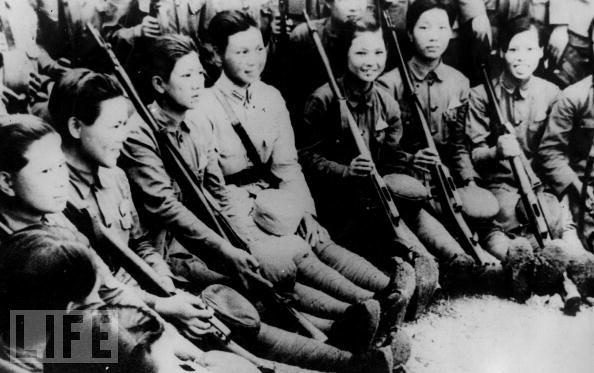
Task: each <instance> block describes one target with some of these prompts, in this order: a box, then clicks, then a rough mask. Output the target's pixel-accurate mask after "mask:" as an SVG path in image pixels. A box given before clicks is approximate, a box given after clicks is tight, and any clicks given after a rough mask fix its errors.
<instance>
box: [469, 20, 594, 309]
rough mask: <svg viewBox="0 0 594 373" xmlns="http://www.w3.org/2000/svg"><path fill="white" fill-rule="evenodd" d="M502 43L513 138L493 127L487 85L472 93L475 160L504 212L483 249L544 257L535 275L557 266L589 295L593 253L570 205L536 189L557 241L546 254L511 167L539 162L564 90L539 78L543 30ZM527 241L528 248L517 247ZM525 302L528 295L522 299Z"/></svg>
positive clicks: (510, 35)
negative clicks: (518, 161) (516, 161)
mask: <svg viewBox="0 0 594 373" xmlns="http://www.w3.org/2000/svg"><path fill="white" fill-rule="evenodd" d="M500 39H501V40H500V42H499V46H500V48H501V51H500V52H501V56H502V57H503V66H504V70H503V72H502V73H501V74H500V75H499V76H498V77H496V78H495V79H493V82H492V84H493V89H494V93H495V97H496V99H497V100H498V103H499V107H500V109H501V112H502V115H503V120H505V121H508V122H509V123H510V124H511V125H512V126H513V127H514V130H515V131H514V133H513V134H507V133H505V132H503V131H502V129H493V127H492V122H491V118H492V113H490V111H489V110H490V104H489V98H488V96H487V92H486V90H485V87H484V86H483V85H480V86H477V87H474V88H473V89H472V90H471V92H470V111H469V116H468V118H467V119H468V120H467V127H468V135H469V138H470V141H471V149H472V160H473V162H474V163H475V165H476V169H477V171H478V172H479V173H480V175H481V178H482V179H483V180H484V181H485V183H486V184H487V187H488V188H489V189H490V190H491V191H492V192H493V194H494V195H495V196H496V197H497V199H498V200H499V205H500V206H501V209H500V211H499V213H498V215H497V217H496V221H495V224H494V225H493V226H492V227H491V229H489V230H487V232H486V233H485V234H484V237H483V238H484V240H485V248H486V249H487V250H489V251H490V252H491V253H492V254H493V255H494V256H496V257H497V258H499V259H501V260H503V259H506V258H507V259H508V261H511V262H513V263H515V262H516V261H518V258H514V256H518V247H524V248H525V249H527V251H528V252H532V251H534V253H535V254H536V256H537V257H541V258H540V259H535V262H536V263H542V266H541V265H540V264H537V265H536V269H537V271H538V270H540V269H541V268H546V266H547V265H549V264H547V263H558V264H559V265H557V268H556V271H558V272H562V271H563V270H565V269H567V271H568V273H569V275H570V277H571V278H572V279H574V280H575V282H576V284H577V285H578V288H579V290H580V291H581V292H582V293H583V296H586V295H588V296H589V295H591V294H592V291H593V290H594V289H592V286H591V285H588V284H587V283H588V280H586V279H587V278H589V277H590V276H591V273H594V255H592V253H590V252H588V251H586V250H585V249H584V247H583V246H582V243H581V242H580V239H579V237H578V234H577V230H576V226H575V223H574V221H573V218H572V215H571V211H570V209H569V206H568V205H567V203H566V201H565V200H563V201H559V200H558V199H557V197H556V196H555V195H553V194H552V193H550V191H551V190H550V189H549V190H548V191H546V192H544V191H538V197H539V200H540V203H541V208H542V210H543V213H544V216H545V218H546V220H547V225H548V228H549V230H550V233H551V236H550V237H549V238H550V239H552V240H554V241H553V242H552V243H550V244H548V245H546V247H545V248H544V250H541V248H540V247H539V245H538V241H537V239H536V237H535V232H534V230H533V229H532V227H531V225H530V224H526V223H527V222H528V219H529V218H528V217H527V215H526V213H525V211H526V210H525V209H524V206H523V203H522V201H521V200H520V192H521V190H520V185H519V182H518V181H517V179H516V178H515V177H514V172H513V171H512V168H511V164H510V159H511V158H513V157H516V156H523V157H525V159H526V160H527V161H528V162H529V164H530V165H532V164H533V163H535V162H533V161H534V159H535V155H536V153H537V151H538V147H539V145H540V143H541V139H542V135H543V133H544V132H545V130H546V128H547V120H548V116H549V113H550V112H551V108H552V107H553V105H554V103H555V102H556V101H557V99H558V95H559V93H560V91H559V88H558V87H557V86H556V85H554V84H553V83H551V82H548V81H546V80H543V79H541V78H539V77H537V76H534V75H533V74H534V72H535V71H536V69H537V67H538V64H539V61H540V59H541V58H542V56H543V46H542V41H541V37H540V34H539V31H538V28H537V27H536V26H535V25H534V24H533V23H532V22H531V21H530V19H528V18H518V19H515V20H513V21H512V22H510V23H509V24H508V25H507V27H506V29H505V30H504V31H503V32H502V34H501V37H500ZM537 170H538V168H537ZM529 172H530V176H531V177H532V179H533V180H534V181H536V182H538V183H540V179H539V178H538V176H537V175H535V174H534V173H533V172H531V170H530V171H529ZM526 238H527V239H528V240H529V242H530V243H527V242H524V243H522V242H519V243H518V242H517V241H525V239H526ZM514 241H516V242H514ZM510 250H511V251H510ZM525 255H527V254H526V253H525ZM542 257H544V259H543V258H542ZM551 265H552V264H551ZM531 282H533V283H534V284H535V285H536V286H535V287H536V288H538V287H540V288H541V289H542V288H543V287H544V284H537V283H538V281H531ZM529 290H535V289H529ZM543 292H544V290H543ZM549 292H550V289H549ZM526 296H527V295H526V294H524V295H522V296H519V298H525V297H526Z"/></svg>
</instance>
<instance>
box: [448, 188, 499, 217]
mask: <svg viewBox="0 0 594 373" xmlns="http://www.w3.org/2000/svg"><path fill="white" fill-rule="evenodd" d="M458 195H459V196H460V200H461V201H462V212H464V214H465V215H466V216H468V217H470V218H472V219H478V220H484V219H491V218H493V217H495V216H496V215H497V213H498V212H499V202H498V201H497V198H495V196H494V195H493V193H491V192H489V191H488V190H487V189H483V188H480V187H478V186H465V187H463V188H460V189H458Z"/></svg>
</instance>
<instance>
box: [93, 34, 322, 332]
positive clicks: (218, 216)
mask: <svg viewBox="0 0 594 373" xmlns="http://www.w3.org/2000/svg"><path fill="white" fill-rule="evenodd" d="M88 27H89V30H90V31H91V34H92V35H93V37H94V38H95V41H96V42H97V44H98V45H99V46H100V47H101V48H102V49H103V50H104V51H105V52H106V54H107V56H108V57H109V59H110V60H111V63H112V66H113V69H114V73H115V75H116V77H117V79H118V81H119V82H120V84H121V86H122V88H123V89H124V90H125V92H126V93H127V95H128V97H129V98H130V100H131V101H132V103H133V104H134V107H135V108H136V111H137V112H138V114H139V115H140V117H141V118H142V119H143V120H144V121H145V122H146V123H147V125H148V126H149V127H150V129H151V131H152V132H153V133H154V134H155V136H157V139H158V143H159V146H160V147H162V150H163V161H164V163H165V164H166V169H167V170H168V172H169V173H170V174H171V175H177V177H176V178H175V180H176V181H177V183H178V184H179V185H180V187H181V189H182V190H183V191H184V194H185V195H188V196H191V197H193V198H192V200H193V201H194V203H193V204H192V205H190V206H189V208H190V209H191V210H192V212H193V213H194V214H195V215H196V216H197V217H200V218H201V219H202V220H203V221H204V222H205V223H206V224H207V225H208V226H209V227H210V228H211V229H213V230H214V231H216V232H217V233H218V234H220V235H221V236H222V237H223V238H225V239H226V240H228V241H229V242H231V243H232V244H233V245H235V246H236V247H238V248H239V249H242V250H244V251H247V252H250V249H249V246H248V244H247V243H246V242H245V241H244V240H243V239H242V238H241V237H240V236H239V235H238V234H237V232H236V231H235V230H234V229H233V227H232V225H231V223H230V222H229V220H228V219H227V217H226V216H225V215H223V213H222V212H221V211H220V209H219V206H218V204H217V203H216V201H214V200H213V198H212V197H211V196H210V194H208V192H207V191H206V190H204V189H203V187H202V183H201V181H200V180H199V179H198V177H197V176H196V174H195V173H194V172H193V171H192V170H191V168H190V167H189V166H188V164H187V163H186V162H185V160H184V159H183V156H182V155H181V154H180V152H179V150H178V149H177V148H176V147H175V145H174V144H173V143H172V142H171V140H170V139H169V138H168V137H167V135H166V134H165V133H162V131H159V125H158V124H157V122H156V121H155V118H153V116H152V114H151V113H150V111H149V110H148V109H147V108H146V106H145V105H144V104H143V103H142V100H141V99H140V96H139V95H138V92H136V89H135V88H134V86H133V84H132V82H131V80H130V78H129V77H128V74H127V73H126V70H125V69H124V67H123V66H122V65H121V64H120V62H119V60H118V59H117V57H116V56H115V54H114V53H113V51H112V49H111V46H110V44H109V43H106V42H105V41H104V40H103V38H102V37H101V35H100V34H99V32H98V31H97V29H95V28H94V27H93V26H92V25H91V24H88ZM188 249H190V250H194V249H193V248H192V247H189V248H188ZM259 285H260V287H261V290H262V293H263V294H264V295H265V296H267V297H268V298H269V299H272V300H273V301H274V302H275V303H276V304H279V305H281V306H282V308H283V309H284V310H285V311H286V312H287V314H288V315H289V316H290V317H291V318H292V319H293V320H294V321H295V322H296V323H297V325H298V326H299V327H300V328H301V329H303V330H304V331H305V332H307V333H309V334H310V335H311V337H312V338H314V339H317V340H320V341H325V340H327V337H326V336H325V335H324V333H322V331H320V330H319V329H318V328H316V327H315V326H314V325H313V324H312V323H311V321H309V320H308V319H307V318H306V317H305V316H303V315H302V314H301V313H299V312H298V311H297V310H295V309H294V308H292V307H290V306H289V305H288V304H287V301H286V300H285V299H284V298H283V297H281V296H280V295H279V294H278V293H276V292H275V291H274V289H273V288H272V287H270V286H267V285H264V283H260V284H259Z"/></svg>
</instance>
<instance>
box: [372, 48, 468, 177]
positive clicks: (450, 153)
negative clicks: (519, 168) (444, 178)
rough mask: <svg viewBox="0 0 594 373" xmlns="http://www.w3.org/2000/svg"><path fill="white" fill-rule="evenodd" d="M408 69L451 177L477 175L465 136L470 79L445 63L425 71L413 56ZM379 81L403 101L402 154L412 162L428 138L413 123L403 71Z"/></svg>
mask: <svg viewBox="0 0 594 373" xmlns="http://www.w3.org/2000/svg"><path fill="white" fill-rule="evenodd" d="M408 68H409V71H410V72H411V77H412V79H413V84H414V87H413V88H414V89H415V90H416V93H417V96H418V97H419V100H420V102H421V106H422V107H423V110H424V112H425V113H426V114H427V118H428V122H429V129H430V131H431V133H432V134H433V140H434V141H435V144H436V146H437V149H438V151H439V154H440V156H441V159H442V160H443V161H444V162H445V164H446V165H447V166H448V167H449V168H450V169H451V170H452V176H453V177H454V178H455V179H456V181H457V182H458V183H466V182H468V181H470V180H472V179H474V178H476V177H477V176H478V175H477V174H476V172H475V170H474V167H473V165H472V162H471V160H470V154H469V151H468V148H467V146H466V143H465V138H464V121H463V120H464V115H465V114H464V113H465V110H466V106H467V105H468V94H469V91H470V87H469V81H468V79H467V78H466V77H465V76H464V75H462V74H461V73H460V72H459V71H457V70H455V69H454V68H452V67H450V66H448V65H446V64H444V63H443V62H441V63H440V64H439V65H438V66H437V67H436V68H435V69H434V70H433V71H431V72H423V71H422V70H421V68H420V67H419V65H418V64H417V63H416V62H415V61H414V59H411V60H409V61H408ZM378 83H379V84H380V85H381V86H382V87H384V88H386V89H387V90H388V92H389V93H390V95H392V97H394V98H395V99H396V100H398V101H399V102H400V103H401V107H402V111H403V114H402V123H403V124H402V125H403V128H404V135H403V139H402V142H401V144H402V150H403V153H402V154H401V157H403V158H404V160H405V161H410V160H412V156H413V155H414V154H415V153H416V152H417V151H418V150H420V149H423V148H425V147H426V140H425V138H424V136H423V133H422V131H421V130H420V129H419V126H420V125H419V124H418V123H413V122H412V120H413V118H412V114H411V113H410V111H409V110H410V109H409V108H408V103H404V86H403V84H402V79H401V77H400V72H399V71H398V69H394V70H392V71H389V72H387V73H386V74H384V75H383V76H381V77H380V78H379V79H378ZM405 167H406V165H405ZM403 171H405V170H403ZM405 173H407V172H405ZM419 176H420V175H419Z"/></svg>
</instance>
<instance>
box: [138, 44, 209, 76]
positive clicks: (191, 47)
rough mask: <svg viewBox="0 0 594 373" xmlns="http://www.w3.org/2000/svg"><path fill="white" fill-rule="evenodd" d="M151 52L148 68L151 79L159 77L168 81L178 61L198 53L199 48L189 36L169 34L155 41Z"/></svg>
mask: <svg viewBox="0 0 594 373" xmlns="http://www.w3.org/2000/svg"><path fill="white" fill-rule="evenodd" d="M149 52H150V54H149V56H150V58H147V64H146V67H147V72H148V73H149V74H150V77H151V78H152V77H153V76H159V77H161V78H162V79H163V80H165V81H168V80H169V77H170V76H171V72H172V71H173V69H174V67H175V64H176V62H177V60H179V59H180V58H182V57H184V56H186V55H188V54H190V53H192V52H196V53H198V48H197V47H196V44H195V43H194V41H193V40H192V39H191V38H189V37H188V36H185V35H179V34H168V35H164V36H160V37H158V38H156V39H154V41H153V42H152V44H151V46H150V48H149Z"/></svg>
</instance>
